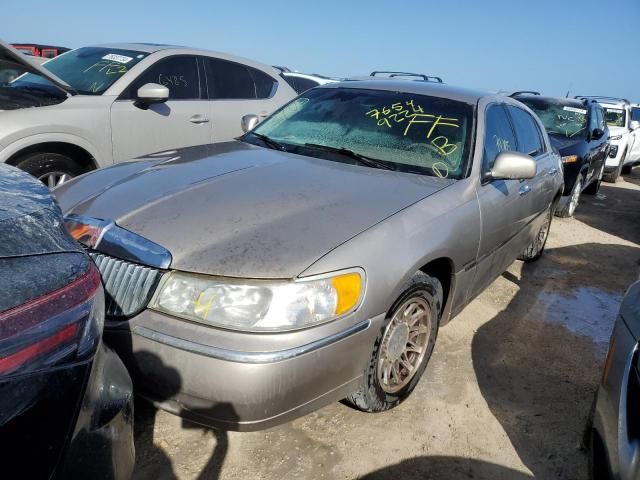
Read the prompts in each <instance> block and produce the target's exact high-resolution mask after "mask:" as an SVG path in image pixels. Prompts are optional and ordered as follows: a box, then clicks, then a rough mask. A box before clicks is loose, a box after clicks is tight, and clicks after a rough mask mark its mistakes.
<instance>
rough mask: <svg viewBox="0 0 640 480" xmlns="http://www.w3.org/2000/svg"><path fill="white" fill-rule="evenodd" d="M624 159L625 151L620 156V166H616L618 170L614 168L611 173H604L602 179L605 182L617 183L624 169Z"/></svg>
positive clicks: (625, 156)
mask: <svg viewBox="0 0 640 480" xmlns="http://www.w3.org/2000/svg"><path fill="white" fill-rule="evenodd" d="M626 158H627V151H626V150H625V151H624V153H623V154H622V156H621V157H620V165H618V168H616V169H615V170H614V171H613V172H610V173H605V174H604V177H602V179H603V180H604V181H605V182H609V183H616V182H617V181H618V177H620V174H621V173H622V169H623V167H624V161H625V159H626Z"/></svg>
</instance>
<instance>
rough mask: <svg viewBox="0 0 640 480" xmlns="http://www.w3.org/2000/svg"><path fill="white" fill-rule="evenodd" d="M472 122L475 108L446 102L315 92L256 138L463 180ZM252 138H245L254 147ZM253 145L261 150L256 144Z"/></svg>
mask: <svg viewBox="0 0 640 480" xmlns="http://www.w3.org/2000/svg"><path fill="white" fill-rule="evenodd" d="M472 124H473V107H472V106H471V105H469V104H467V103H463V102H458V101H455V100H450V99H447V98H440V97H434V96H426V95H419V94H413V93H404V92H393V91H385V90H367V89H359V88H342V89H337V88H335V89H334V88H326V89H325V88H317V89H312V90H308V91H307V92H305V93H304V94H302V95H301V96H300V97H298V98H297V99H295V100H293V101H292V102H290V103H289V104H287V105H286V106H285V107H283V108H282V109H281V110H279V111H278V112H276V113H275V114H273V115H272V116H271V117H269V118H268V119H266V120H265V121H264V122H262V123H261V124H260V125H258V126H257V127H256V129H255V130H253V131H252V132H253V133H256V134H262V135H266V136H268V137H270V138H271V139H272V140H275V141H276V142H278V143H280V144H282V145H283V146H284V148H286V149H287V150H288V151H291V152H294V153H299V154H301V155H307V156H315V157H318V158H323V159H326V160H333V161H348V162H353V159H351V158H350V157H349V155H346V156H345V155H344V154H343V155H341V154H340V152H339V150H340V149H341V148H342V149H348V150H351V151H352V152H355V153H356V154H358V155H363V156H366V157H368V158H370V159H374V160H377V161H378V162H380V163H384V164H386V165H387V166H388V167H390V168H392V169H395V170H400V171H405V172H411V173H417V174H423V175H431V176H438V177H443V178H450V179H458V178H462V176H463V175H464V173H465V167H466V165H467V163H468V158H469V141H468V139H469V138H470V133H469V132H470V130H471V128H472ZM251 135H252V133H249V134H247V135H246V136H245V138H246V139H247V140H248V141H252V142H253V141H254V139H253V138H252V137H251ZM255 142H256V143H257V144H259V145H260V144H261V143H260V142H261V141H260V139H259V138H255ZM318 146H320V148H319V147H318ZM322 147H326V148H325V149H323V148H322ZM327 149H329V150H327ZM330 149H333V150H334V151H333V153H332V152H331V151H330ZM335 150H338V152H336V151H335ZM356 163H358V162H356ZM365 163H366V162H365Z"/></svg>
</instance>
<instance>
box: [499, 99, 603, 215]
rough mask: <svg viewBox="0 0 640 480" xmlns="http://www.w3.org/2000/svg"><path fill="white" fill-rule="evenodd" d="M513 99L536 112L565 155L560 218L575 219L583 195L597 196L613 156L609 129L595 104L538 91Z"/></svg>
mask: <svg viewBox="0 0 640 480" xmlns="http://www.w3.org/2000/svg"><path fill="white" fill-rule="evenodd" d="M511 96H512V97H513V98H515V99H517V100H518V101H520V102H522V103H524V104H525V105H527V106H528V107H529V108H530V109H531V110H533V111H534V112H535V113H536V114H537V115H538V117H540V120H542V123H543V124H544V126H545V128H546V129H547V133H548V134H549V139H550V140H551V145H553V147H555V148H557V149H558V150H559V151H560V154H561V155H562V167H563V169H564V193H563V194H562V199H561V200H560V203H559V204H558V209H557V210H556V215H558V216H560V217H571V216H572V215H573V214H574V212H575V210H576V207H577V206H578V202H579V201H580V195H581V193H582V192H584V193H587V194H589V195H595V194H596V193H598V190H599V189H600V182H601V181H602V175H603V171H604V166H605V160H606V158H607V155H608V153H609V128H608V127H607V124H606V123H605V121H604V111H603V109H602V107H601V106H600V105H599V104H598V103H596V102H595V101H590V100H576V99H573V98H556V97H543V96H541V95H540V94H539V93H537V92H516V93H513V94H512V95H511Z"/></svg>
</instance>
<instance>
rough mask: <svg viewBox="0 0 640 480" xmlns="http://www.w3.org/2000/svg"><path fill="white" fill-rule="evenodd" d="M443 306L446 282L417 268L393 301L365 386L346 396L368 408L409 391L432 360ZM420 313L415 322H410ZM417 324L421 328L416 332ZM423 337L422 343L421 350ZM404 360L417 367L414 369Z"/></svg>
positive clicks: (390, 403)
mask: <svg viewBox="0 0 640 480" xmlns="http://www.w3.org/2000/svg"><path fill="white" fill-rule="evenodd" d="M442 307H443V290H442V284H441V283H440V282H439V281H438V280H437V279H436V278H434V277H431V276H429V275H427V274H426V273H423V272H418V273H416V274H415V275H414V276H413V277H412V278H411V280H410V281H409V283H408V285H407V286H406V288H405V289H404V291H403V292H402V294H401V295H400V297H398V299H397V300H396V301H395V303H394V304H393V307H391V310H390V311H389V314H388V315H387V318H386V319H385V322H384V325H383V326H382V329H381V331H380V334H379V335H378V338H377V339H376V341H375V344H374V347H373V352H372V353H371V358H370V360H369V363H368V365H367V367H366V368H365V371H364V375H363V376H362V380H361V382H360V386H359V388H358V390H357V391H356V392H354V393H352V394H351V395H350V396H349V397H347V398H346V399H345V400H346V402H347V403H348V404H350V405H351V406H352V407H354V408H357V409H358V410H362V411H364V412H383V411H385V410H390V409H391V408H393V407H395V406H397V405H398V404H400V403H401V402H402V401H403V400H405V399H406V398H407V397H408V396H409V394H410V393H411V392H412V391H413V389H414V388H415V387H416V385H417V384H418V381H419V380H420V377H421V376H422V374H423V372H424V370H425V368H426V367H427V364H428V363H429V358H430V357H431V353H432V352H433V347H434V345H435V343H436V337H437V335H438V326H439V324H440V315H441V314H442ZM418 314H420V316H419V317H418V319H417V320H415V322H416V323H414V324H413V325H412V326H410V324H409V322H410V321H411V320H412V319H413V317H415V316H417V315H418ZM418 329H420V333H416V332H418V331H419V330H418ZM412 338H414V341H412V342H410V340H411V339H412ZM410 343H411V344H412V345H410ZM419 343H422V349H421V350H420V351H417V350H416V346H417V345H419ZM410 349H411V350H410ZM400 362H403V363H400ZM403 364H408V365H411V366H412V367H413V368H412V369H411V370H409V369H408V368H407V367H405V366H403ZM392 365H393V368H392V367H391V366H392ZM394 372H396V373H394ZM394 379H395V381H394Z"/></svg>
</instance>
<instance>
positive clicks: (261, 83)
mask: <svg viewBox="0 0 640 480" xmlns="http://www.w3.org/2000/svg"><path fill="white" fill-rule="evenodd" d="M247 70H249V73H250V74H251V77H252V78H253V83H254V84H255V86H256V98H259V99H261V98H269V97H271V94H272V92H273V93H275V91H274V88H275V86H276V85H277V83H278V82H277V81H276V80H275V78H273V77H272V76H271V75H267V74H266V73H264V72H262V71H260V70H258V69H257V68H252V67H247Z"/></svg>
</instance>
